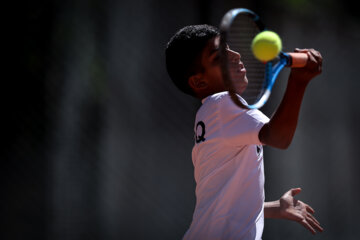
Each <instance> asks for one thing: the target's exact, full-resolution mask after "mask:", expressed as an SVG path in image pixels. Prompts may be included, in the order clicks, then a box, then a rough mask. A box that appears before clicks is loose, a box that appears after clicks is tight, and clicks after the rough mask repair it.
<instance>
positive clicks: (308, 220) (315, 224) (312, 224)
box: [306, 217, 324, 232]
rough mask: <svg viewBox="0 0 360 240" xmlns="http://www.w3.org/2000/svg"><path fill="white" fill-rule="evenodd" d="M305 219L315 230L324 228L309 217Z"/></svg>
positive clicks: (320, 230)
mask: <svg viewBox="0 0 360 240" xmlns="http://www.w3.org/2000/svg"><path fill="white" fill-rule="evenodd" d="M306 221H307V222H308V223H309V224H310V225H311V226H312V227H313V228H314V229H316V230H318V231H319V232H322V231H323V230H324V229H323V228H322V227H321V226H320V224H319V223H316V222H315V221H314V220H313V219H312V218H311V217H310V218H309V217H308V218H307V219H306Z"/></svg>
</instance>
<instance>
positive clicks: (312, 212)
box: [305, 204, 315, 214]
mask: <svg viewBox="0 0 360 240" xmlns="http://www.w3.org/2000/svg"><path fill="white" fill-rule="evenodd" d="M305 207H306V211H308V212H309V213H311V214H314V213H315V210H314V209H313V208H312V207H310V206H309V205H307V204H305Z"/></svg>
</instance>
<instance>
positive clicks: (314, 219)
mask: <svg viewBox="0 0 360 240" xmlns="http://www.w3.org/2000/svg"><path fill="white" fill-rule="evenodd" d="M307 217H308V218H311V219H312V220H313V221H314V222H316V223H317V224H319V225H320V222H319V221H318V220H317V219H316V218H315V217H314V216H313V215H311V214H310V213H308V214H307Z"/></svg>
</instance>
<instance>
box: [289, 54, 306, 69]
mask: <svg viewBox="0 0 360 240" xmlns="http://www.w3.org/2000/svg"><path fill="white" fill-rule="evenodd" d="M288 54H289V56H290V63H289V67H291V68H302V67H305V65H306V63H307V61H308V58H309V56H308V55H307V54H306V53H288Z"/></svg>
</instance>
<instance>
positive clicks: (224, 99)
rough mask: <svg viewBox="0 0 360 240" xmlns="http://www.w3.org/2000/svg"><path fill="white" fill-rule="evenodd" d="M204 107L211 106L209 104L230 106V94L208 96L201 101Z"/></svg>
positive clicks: (220, 93) (221, 93) (222, 93)
mask: <svg viewBox="0 0 360 240" xmlns="http://www.w3.org/2000/svg"><path fill="white" fill-rule="evenodd" d="M201 102H202V104H203V105H209V104H229V103H231V98H230V95H229V93H228V92H227V91H226V92H219V93H214V94H212V95H210V96H207V97H206V98H204V99H202V100H201Z"/></svg>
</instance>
